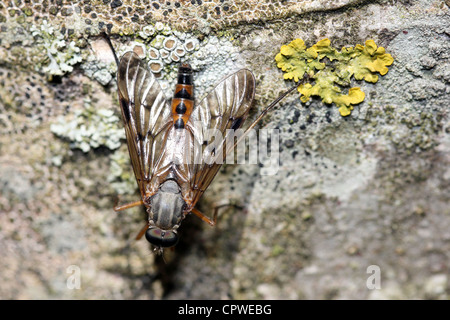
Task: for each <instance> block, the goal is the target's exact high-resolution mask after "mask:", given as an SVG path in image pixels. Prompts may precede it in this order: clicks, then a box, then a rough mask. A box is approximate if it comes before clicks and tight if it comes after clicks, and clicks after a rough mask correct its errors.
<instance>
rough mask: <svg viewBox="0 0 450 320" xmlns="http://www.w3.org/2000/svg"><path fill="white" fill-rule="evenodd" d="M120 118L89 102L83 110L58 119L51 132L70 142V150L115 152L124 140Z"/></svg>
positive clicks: (110, 111)
mask: <svg viewBox="0 0 450 320" xmlns="http://www.w3.org/2000/svg"><path fill="white" fill-rule="evenodd" d="M119 123H120V121H119V117H117V116H116V115H115V114H114V112H113V111H112V110H109V109H96V108H95V107H93V106H92V105H91V104H90V102H89V101H88V100H86V101H85V108H84V109H83V110H76V111H75V112H74V113H73V114H72V115H69V116H66V117H60V118H58V121H57V123H54V124H52V125H51V126H50V130H51V131H52V132H53V133H54V134H56V135H57V136H59V137H61V138H64V139H67V140H69V141H70V148H72V149H81V150H82V151H83V152H89V150H91V149H92V148H94V149H95V148H98V147H100V146H104V147H106V148H108V149H111V150H115V149H117V148H119V147H120V145H121V139H123V138H124V132H123V128H121V127H119Z"/></svg>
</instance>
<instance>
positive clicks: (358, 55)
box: [275, 39, 394, 116]
mask: <svg viewBox="0 0 450 320" xmlns="http://www.w3.org/2000/svg"><path fill="white" fill-rule="evenodd" d="M275 61H276V62H277V66H278V67H279V68H281V69H282V70H283V71H284V72H285V74H284V78H285V79H293V80H294V81H295V82H298V81H300V80H302V79H303V80H307V79H312V80H314V84H311V83H301V84H300V85H299V87H298V91H299V92H300V93H301V98H300V99H301V101H302V102H307V101H309V99H310V97H311V96H318V97H320V98H321V99H322V102H324V103H326V104H331V103H334V104H336V106H337V107H338V108H339V112H340V114H341V115H342V116H348V115H350V113H351V111H352V110H353V106H354V105H356V104H358V103H361V102H362V101H364V98H365V94H364V92H362V91H361V89H360V88H359V87H352V88H350V89H349V90H348V94H344V93H342V90H341V87H348V86H350V84H351V79H352V77H354V79H355V80H365V81H366V82H370V83H375V82H377V81H378V75H377V74H378V73H379V74H380V75H385V74H386V73H387V72H388V68H387V67H388V66H390V65H391V64H392V63H393V61H394V59H393V58H392V56H391V55H390V54H388V53H386V52H385V50H384V48H383V47H377V45H376V44H375V42H374V41H373V40H367V41H366V43H365V46H362V45H359V44H358V45H356V46H355V47H344V48H342V49H341V51H338V50H336V49H335V48H333V47H331V46H330V40H328V39H323V40H320V41H319V42H317V43H316V44H315V45H313V46H312V47H310V48H306V45H305V43H304V41H303V40H301V39H296V40H294V41H292V42H291V43H289V44H288V45H283V46H282V47H281V49H280V53H278V54H277V55H276V56H275Z"/></svg>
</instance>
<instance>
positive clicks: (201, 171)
mask: <svg viewBox="0 0 450 320" xmlns="http://www.w3.org/2000/svg"><path fill="white" fill-rule="evenodd" d="M254 95H255V77H254V76H253V74H252V73H251V72H250V71H249V70H246V69H242V70H239V71H238V72H236V73H234V74H232V75H230V76H228V77H227V78H225V79H224V80H222V81H221V82H220V83H219V84H218V85H217V86H216V87H215V88H214V89H213V90H212V91H211V92H209V93H208V95H207V96H206V97H205V98H204V99H203V100H202V101H201V102H200V103H199V104H198V105H196V106H195V107H194V110H193V112H192V114H191V117H190V119H189V121H188V124H187V128H188V129H189V131H190V132H191V134H192V136H193V138H192V140H193V142H194V143H195V145H196V146H199V147H198V149H199V151H200V152H199V158H197V159H198V161H195V162H194V163H193V164H191V165H189V166H187V168H188V169H189V173H188V174H187V175H188V176H189V183H190V189H191V191H192V192H193V200H192V203H191V208H193V207H194V206H195V204H196V203H197V201H198V200H199V198H200V197H201V195H202V194H203V193H204V192H205V191H206V189H207V188H208V186H209V184H210V183H211V181H212V180H213V179H214V177H215V175H216V173H217V171H218V170H219V169H220V167H221V165H222V164H223V162H224V161H225V158H226V156H227V154H228V153H229V151H231V149H233V147H234V143H228V144H227V143H226V141H227V139H228V138H229V135H230V134H232V132H231V131H229V130H227V129H233V130H237V129H239V128H241V126H242V125H243V123H244V122H245V120H246V119H247V117H248V113H249V111H250V108H251V105H252V102H253V98H254ZM220 137H222V138H221V139H220ZM233 140H234V139H233Z"/></svg>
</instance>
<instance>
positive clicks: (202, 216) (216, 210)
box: [191, 203, 241, 227]
mask: <svg viewBox="0 0 450 320" xmlns="http://www.w3.org/2000/svg"><path fill="white" fill-rule="evenodd" d="M229 206H234V207H237V208H241V207H240V206H237V205H235V204H230V203H227V204H222V205H220V206H217V207H215V208H214V212H213V218H212V219H211V218H209V217H207V216H205V215H204V214H203V213H202V212H201V211H200V210H198V209H196V208H194V209H192V210H191V212H192V213H193V214H195V215H196V216H197V217H199V218H200V219H202V220H203V221H205V222H206V223H208V224H209V225H210V226H212V227H214V226H215V225H216V223H217V214H218V213H219V209H221V208H224V207H229Z"/></svg>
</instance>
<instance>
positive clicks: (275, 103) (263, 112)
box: [233, 85, 298, 148]
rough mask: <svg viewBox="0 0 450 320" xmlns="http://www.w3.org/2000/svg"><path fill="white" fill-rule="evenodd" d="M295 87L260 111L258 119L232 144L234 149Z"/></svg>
mask: <svg viewBox="0 0 450 320" xmlns="http://www.w3.org/2000/svg"><path fill="white" fill-rule="evenodd" d="M297 87H298V85H295V86H293V87H292V88H290V89H289V90H288V91H286V92H284V93H283V94H282V95H280V96H279V97H278V98H276V99H275V100H274V101H273V102H272V103H271V104H270V105H269V106H268V107H267V108H265V109H264V110H263V111H261V113H260V115H259V116H258V118H256V120H255V121H253V122H252V124H251V125H250V126H249V127H248V128H247V130H245V132H244V134H243V135H242V136H240V137H239V139H237V141H236V143H235V144H234V147H236V146H237V145H238V143H239V142H241V141H242V139H244V138H245V137H246V136H247V134H248V133H249V132H250V130H251V129H253V128H254V127H255V126H256V125H257V124H258V122H260V121H261V119H262V118H264V116H265V115H266V114H267V112H269V111H270V110H271V109H273V107H275V106H276V105H277V104H278V102H280V101H281V100H282V99H283V98H284V97H286V96H287V95H288V94H289V93H291V92H292V91H294V90H295V89H297ZM234 147H233V148H234Z"/></svg>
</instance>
